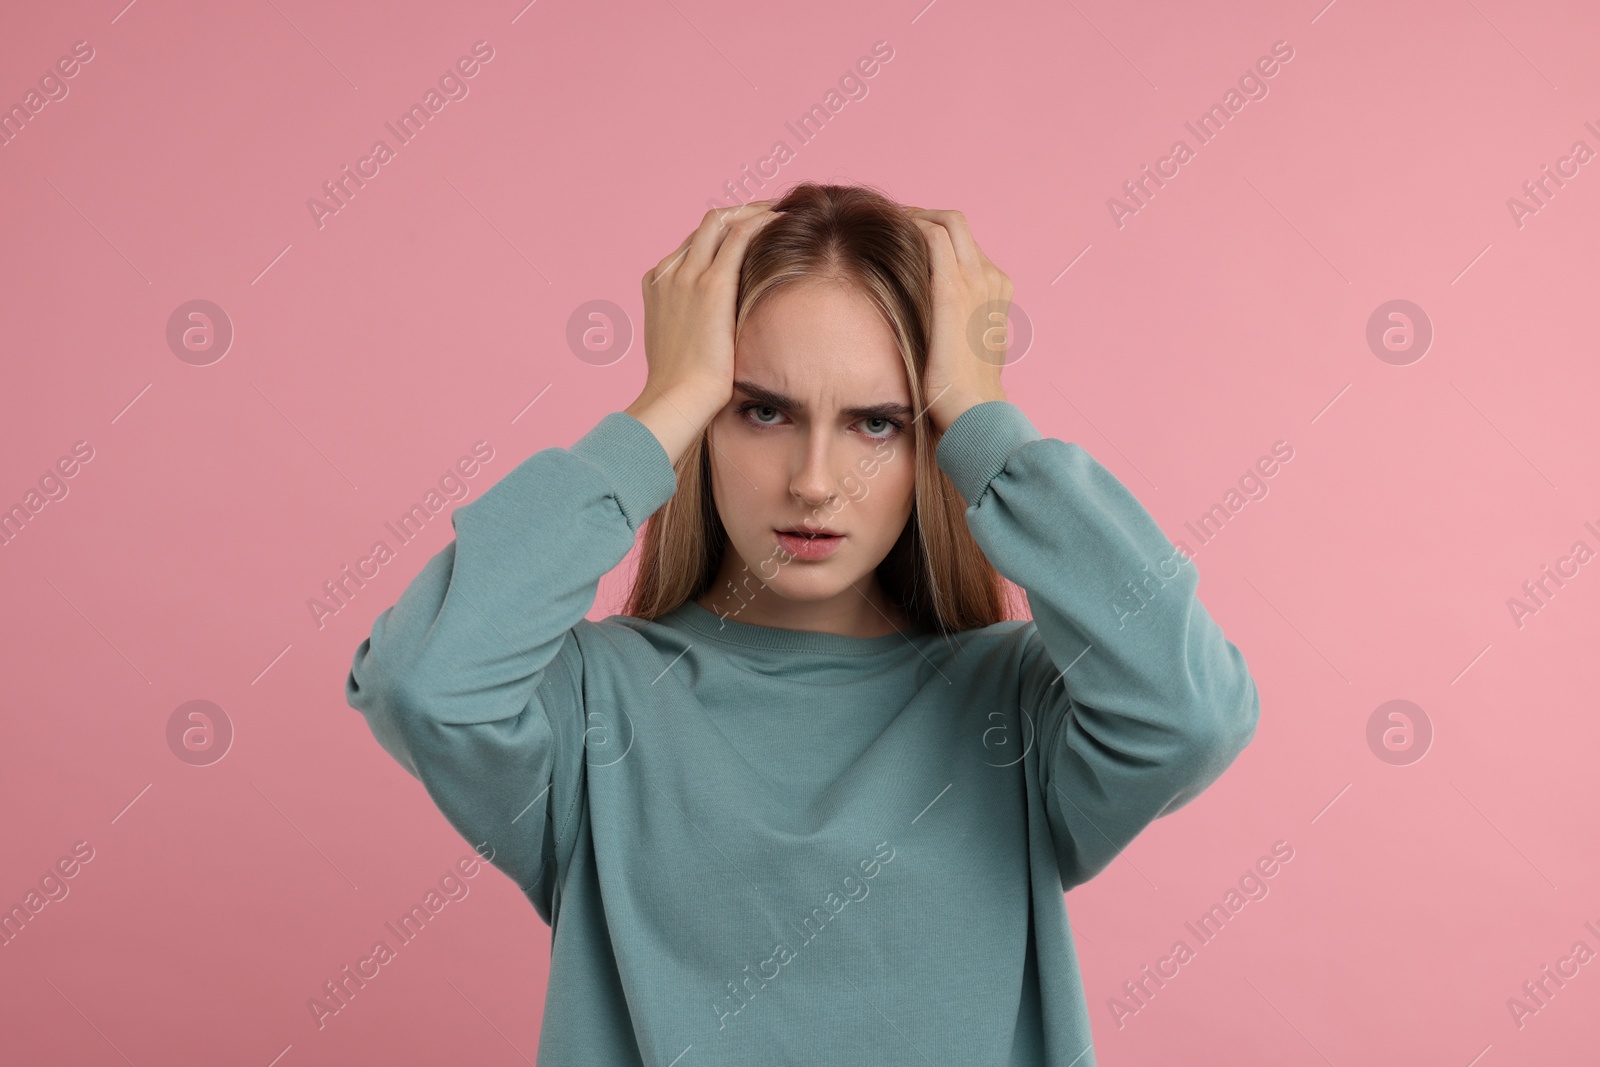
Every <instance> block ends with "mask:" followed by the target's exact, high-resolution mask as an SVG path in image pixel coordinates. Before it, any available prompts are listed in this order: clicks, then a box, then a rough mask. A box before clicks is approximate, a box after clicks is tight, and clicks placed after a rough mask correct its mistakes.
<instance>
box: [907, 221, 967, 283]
mask: <svg viewBox="0 0 1600 1067" xmlns="http://www.w3.org/2000/svg"><path fill="white" fill-rule="evenodd" d="M914 221H915V222H916V224H917V229H919V230H921V231H922V236H923V238H924V239H925V240H926V241H927V242H928V258H929V260H931V261H932V264H933V272H934V275H935V276H936V277H940V278H944V279H946V280H948V281H951V282H953V281H954V280H955V277H956V273H957V272H958V271H959V269H960V263H959V261H958V260H957V259H956V249H955V245H954V243H953V242H952V241H951V238H950V231H949V230H947V229H945V228H944V227H943V226H940V225H939V224H938V223H936V222H929V221H928V220H927V219H923V218H918V219H915V220H914Z"/></svg>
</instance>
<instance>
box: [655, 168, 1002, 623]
mask: <svg viewBox="0 0 1600 1067" xmlns="http://www.w3.org/2000/svg"><path fill="white" fill-rule="evenodd" d="M773 208H774V210H775V211H777V212H778V213H779V214H778V217H777V218H775V219H773V220H772V221H771V222H769V223H767V224H766V225H765V226H764V227H763V228H762V229H761V230H760V232H758V233H757V234H756V236H755V238H754V239H753V240H752V241H751V242H750V246H749V248H748V249H746V252H745V258H744V263H743V265H742V267H741V269H740V272H739V289H738V295H737V297H736V303H735V307H736V309H737V310H736V314H735V319H734V338H735V343H737V338H738V336H739V332H740V330H741V329H742V328H743V326H744V323H745V321H746V320H747V319H748V318H749V317H750V315H751V313H752V312H754V310H755V309H756V308H757V307H758V306H759V305H760V303H761V301H763V300H765V299H768V298H770V297H771V296H772V295H773V294H774V293H776V292H778V291H779V290H780V289H782V288H783V287H784V286H786V285H792V284H794V283H796V282H800V281H802V280H807V281H824V280H826V281H838V282H844V283H846V284H850V285H853V286H855V287H856V288H858V289H859V290H861V291H862V292H863V293H865V294H866V295H867V296H868V297H869V298H870V299H871V300H872V302H873V303H874V304H875V305H876V306H877V308H878V310H879V311H880V312H881V313H882V314H883V316H884V319H885V320H886V321H887V322H888V324H889V326H890V328H891V329H892V330H893V331H894V337H895V344H896V347H898V348H899V350H900V357H901V359H902V360H903V361H904V362H905V368H906V377H907V379H908V381H909V383H910V386H911V406H912V408H913V410H916V411H923V410H924V406H925V403H926V398H925V397H924V396H923V390H922V371H923V368H924V367H925V366H926V365H927V359H928V337H929V333H930V329H929V327H930V323H931V321H932V287H931V274H930V261H929V258H928V249H927V245H926V243H925V241H924V238H923V236H922V231H921V230H919V229H918V228H917V225H916V223H914V222H913V221H911V219H910V217H909V216H907V215H906V214H905V213H904V212H903V211H902V209H901V208H900V207H899V205H897V204H896V203H895V202H894V201H892V200H890V199H889V198H888V197H886V196H884V195H883V194H882V193H880V192H878V191H877V190H876V189H873V188H871V187H869V186H861V185H820V184H817V183H814V182H802V183H800V184H798V185H796V186H794V187H793V188H791V189H790V190H789V191H788V192H787V193H785V194H784V196H783V197H782V199H780V200H779V201H778V202H777V203H776V204H774V205H773ZM908 429H909V432H910V436H911V446H912V451H913V454H914V455H915V457H916V486H915V491H914V503H913V506H912V511H911V517H910V518H909V519H908V520H907V522H906V526H905V529H904V531H903V532H902V533H901V535H900V538H899V540H897V541H896V542H895V544H894V547H893V548H891V549H890V550H889V552H888V554H887V555H886V556H885V557H884V559H883V561H882V562H881V563H880V564H879V565H878V568H877V576H878V581H879V583H880V584H881V585H882V587H883V590H884V593H885V594H886V595H887V596H888V597H889V598H890V599H891V600H892V601H893V602H894V603H896V604H898V605H899V606H900V608H901V609H902V610H904V611H905V613H906V614H907V616H909V617H910V618H911V619H912V620H913V621H914V622H915V623H916V624H917V625H918V626H919V627H922V628H924V629H928V630H936V631H940V632H945V633H948V632H953V631H960V630H968V629H973V628H976V627H982V626H988V625H991V624H993V623H996V622H1001V621H1004V620H1006V619H1010V618H1017V617H1020V616H1019V615H1018V614H1017V613H1016V608H1017V604H1016V601H1017V599H1018V593H1019V588H1018V587H1017V586H1016V585H1014V584H1013V583H1012V582H1010V581H1009V580H1007V579H1006V578H1005V577H1004V576H1003V575H1001V574H1000V572H999V571H997V570H995V568H994V565H993V564H991V563H990V562H989V560H988V558H987V557H986V556H985V555H984V554H983V550H982V549H981V548H979V547H978V543H977V541H975V540H974V539H973V537H972V532H971V530H969V529H968V528H967V522H966V515H965V512H966V507H967V505H966V501H965V500H963V499H962V497H961V494H960V492H959V491H958V490H957V489H956V487H955V484H954V483H953V482H951V480H950V478H949V476H948V475H946V474H945V473H944V471H943V470H941V469H940V468H939V466H938V463H937V461H936V457H935V454H934V449H935V448H936V447H937V445H938V441H939V438H938V436H937V435H936V434H935V433H934V432H933V427H932V426H931V420H930V419H927V418H921V417H919V418H917V419H916V420H915V421H913V422H911V423H910V425H909V427H908ZM674 469H675V470H676V472H677V479H678V488H677V491H676V492H675V493H674V494H673V496H672V498H671V499H670V500H668V501H667V502H666V504H664V505H662V507H661V508H660V509H658V510H657V511H656V512H655V514H653V515H651V517H650V518H649V519H648V520H646V522H645V524H644V528H643V536H642V539H641V545H640V549H639V569H638V572H637V573H636V575H635V577H634V581H633V588H632V591H631V592H630V593H629V595H628V598H627V602H626V607H625V613H626V614H628V615H633V616H637V617H639V618H643V619H654V618H656V617H658V616H661V615H664V614H666V613H667V612H669V611H672V610H673V609H674V608H676V607H678V606H679V605H681V604H682V603H684V602H685V601H687V600H695V599H698V598H699V597H700V596H702V595H703V594H704V593H705V592H706V591H707V590H708V589H709V588H710V585H711V583H712V582H713V581H714V580H715V579H716V576H717V573H718V571H719V569H720V568H721V566H722V560H723V555H724V553H725V552H726V551H727V548H728V535H727V531H726V530H725V529H724V528H723V525H722V520H721V519H720V518H719V517H718V515H717V509H716V504H715V501H714V500H713V499H712V493H711V457H710V450H709V449H708V448H707V447H706V435H705V432H704V431H702V432H701V434H700V437H699V438H698V439H697V440H696V441H695V442H694V443H693V444H692V445H690V446H689V448H688V449H687V450H685V451H684V453H683V455H682V457H680V458H679V460H678V462H677V464H676V465H675V467H674Z"/></svg>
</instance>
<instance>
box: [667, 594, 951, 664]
mask: <svg viewBox="0 0 1600 1067" xmlns="http://www.w3.org/2000/svg"><path fill="white" fill-rule="evenodd" d="M669 618H670V619H675V620H676V621H678V622H680V623H682V624H683V626H684V627H686V628H687V629H690V630H693V631H694V632H695V633H697V634H699V635H700V636H701V637H704V638H706V639H708V640H711V641H717V642H719V643H722V644H727V645H735V646H738V647H741V648H758V649H769V650H773V651H789V652H825V653H828V654H830V655H838V656H872V655H877V654H879V653H881V652H889V651H893V650H895V649H899V648H903V647H907V646H910V647H915V641H916V639H917V638H919V637H922V636H924V632H923V631H921V630H915V631H902V632H900V633H887V634H880V635H879V636H877V637H850V636H847V635H845V634H832V633H823V632H821V631H818V630H787V629H784V628H782V627H779V626H761V625H758V624H756V623H751V622H740V621H739V620H738V619H736V618H734V617H733V616H731V615H729V616H726V617H724V616H722V615H718V614H717V613H716V612H714V611H711V610H709V609H708V608H705V607H702V606H701V605H700V603H699V602H698V601H695V600H692V599H691V600H685V601H684V602H683V603H682V604H679V605H678V606H677V607H676V608H673V609H672V610H671V611H669V612H667V613H666V614H665V615H663V616H661V619H660V620H658V621H664V620H666V619H669Z"/></svg>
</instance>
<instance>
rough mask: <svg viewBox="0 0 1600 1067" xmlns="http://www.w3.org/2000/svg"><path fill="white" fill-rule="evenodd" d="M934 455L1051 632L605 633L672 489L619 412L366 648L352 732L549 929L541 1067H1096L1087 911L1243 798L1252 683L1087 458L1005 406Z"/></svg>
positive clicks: (980, 412)
mask: <svg viewBox="0 0 1600 1067" xmlns="http://www.w3.org/2000/svg"><path fill="white" fill-rule="evenodd" d="M936 458H937V462H938V464H939V466H940V467H941V468H942V469H943V470H944V471H945V472H946V473H947V474H948V475H949V476H950V478H951V479H952V480H953V482H954V484H955V486H956V488H957V489H958V491H959V492H960V493H961V495H962V497H963V498H964V499H965V501H966V503H967V505H968V506H967V510H966V521H967V525H968V527H969V528H970V529H971V531H972V534H973V536H974V537H975V538H976V540H977V542H978V544H979V545H980V546H981V547H982V549H983V551H984V553H985V554H986V555H987V556H988V558H989V560H990V561H991V562H992V563H993V564H994V565H995V567H996V568H997V569H999V571H1000V572H1001V573H1002V574H1004V575H1005V576H1006V577H1008V578H1010V579H1011V580H1013V581H1014V582H1016V583H1018V584H1019V585H1021V586H1022V587H1023V589H1025V590H1026V591H1027V595H1028V602H1029V606H1030V608H1031V610H1032V614H1033V619H1032V620H1031V621H1024V620H1010V621H1006V622H1001V623H996V624H994V625H992V626H986V627H983V628H981V629H975V630H967V631H964V632H960V633H956V634H953V635H950V636H948V637H945V636H941V635H939V634H938V633H935V632H919V633H905V634H901V633H892V634H888V635H885V636H881V637H844V636H840V635H837V634H828V633H818V632H812V631H802V630H787V629H780V628H775V627H768V626H758V625H755V624H752V623H748V622H743V621H740V620H739V619H738V618H737V617H736V616H732V617H725V616H721V615H719V614H717V613H713V612H711V611H708V610H706V609H705V608H703V607H701V606H700V605H698V604H696V603H695V602H693V601H689V602H686V603H685V604H683V605H681V606H680V607H678V608H677V609H675V610H674V611H672V612H670V613H669V614H667V615H665V616H663V617H661V618H660V619H657V620H655V621H653V622H647V621H645V620H642V619H638V618H634V617H632V616H626V615H612V616H610V617H609V618H606V619H603V620H601V621H598V622H595V621H590V620H589V619H587V618H586V615H587V614H588V612H589V611H590V610H591V609H592V607H593V604H594V599H595V594H596V591H597V588H598V585H599V582H600V579H601V578H602V577H603V576H605V575H606V574H607V573H608V572H610V571H611V570H612V569H613V568H615V567H616V566H617V565H618V564H620V563H621V562H622V560H623V559H624V558H625V557H626V556H627V554H628V552H629V551H630V549H631V548H632V546H633V544H634V538H635V534H636V533H637V531H638V529H639V526H640V524H641V523H643V522H644V520H645V519H646V518H648V517H649V516H650V515H651V514H652V513H653V512H655V511H656V509H658V508H659V507H661V505H662V504H664V503H665V502H666V501H667V500H668V499H669V498H670V497H671V496H672V494H673V492H674V490H675V489H676V484H677V483H676V474H675V472H674V470H673V468H672V465H671V463H670V461H669V459H668V456H667V453H666V450H665V449H664V448H663V447H662V446H661V443H660V442H659V441H658V440H657V439H656V437H655V435H654V434H652V433H651V431H650V430H649V429H648V428H647V427H646V426H645V425H644V424H643V423H641V422H639V421H638V420H637V419H635V418H633V417H632V416H631V415H629V414H627V413H626V412H621V411H617V412H612V413H610V414H607V415H606V416H604V417H603V418H602V419H601V420H600V421H599V422H598V423H597V424H596V425H595V426H594V427H593V428H592V429H591V430H589V432H588V433H586V434H585V435H584V436H583V437H582V438H581V439H579V440H578V441H577V442H576V443H575V444H574V445H573V446H572V447H571V448H570V449H563V448H555V447H552V448H546V449H543V450H541V451H539V452H535V453H534V454H533V455H531V456H529V457H528V458H527V459H525V460H523V461H522V462H521V463H520V464H519V465H518V466H516V467H515V468H513V469H512V470H511V471H510V472H509V473H507V474H506V475H505V477H503V478H502V479H501V480H500V481H499V482H498V483H496V484H495V485H493V486H492V487H490V488H489V489H488V490H486V491H485V492H484V494H483V495H482V496H481V497H480V498H479V499H477V500H475V501H473V502H472V503H469V504H466V505H463V506H461V507H458V508H457V509H456V510H455V512H454V514H453V516H452V518H453V521H454V528H455V540H454V541H453V542H452V543H451V544H449V545H447V546H445V548H444V549H443V550H441V551H440V552H439V553H438V554H437V555H435V556H434V557H433V558H432V559H430V560H429V561H428V562H427V564H426V565H425V566H424V567H423V568H422V570H421V572H420V573H418V575H417V576H416V578H415V579H414V580H413V581H412V582H411V584H410V585H409V586H408V587H407V588H406V590H405V591H404V592H403V593H402V595H401V596H400V598H399V600H398V601H397V602H396V603H395V604H394V605H393V606H392V607H390V608H387V609H385V610H384V611H383V612H381V613H380V614H379V615H378V617H377V618H376V620H375V621H374V622H373V625H372V631H371V635H370V636H369V637H368V638H366V639H365V640H363V641H362V642H361V644H360V646H359V647H358V648H357V649H356V653H355V659H354V662H353V663H352V665H351V669H350V675H349V678H348V680H347V682H346V698H347V700H348V701H349V703H350V705H351V706H352V707H354V708H356V709H357V710H359V711H360V712H361V713H362V714H363V715H364V716H365V717H366V721H367V723H368V725H369V726H370V728H371V730H372V732H373V734H374V735H375V736H376V738H377V740H378V742H379V743H380V744H381V745H382V746H383V747H384V748H385V749H386V750H387V751H388V752H389V753H390V754H391V755H392V756H393V757H394V758H395V759H396V760H398V761H399V762H400V764H401V765H402V766H403V767H404V768H405V769H406V770H407V771H408V772H410V773H411V774H412V775H413V776H415V777H416V778H418V779H419V780H420V781H421V782H422V784H423V786H424V787H425V788H426V789H427V791H428V794H429V796H431V797H432V798H433V800H434V802H435V803H436V804H437V805H438V807H439V809H440V811H441V812H442V813H443V814H444V816H445V818H447V819H448V820H449V821H450V823H451V824H452V825H453V826H454V827H455V828H456V829H457V830H458V831H459V832H460V833H461V834H462V835H463V836H464V837H466V839H467V840H468V841H469V842H470V843H471V844H472V845H473V846H475V847H476V848H477V850H478V852H479V853H480V854H481V855H482V856H484V857H485V858H486V859H488V860H489V861H490V862H491V863H492V864H493V865H494V866H496V867H498V868H499V869H500V870H501V871H503V872H504V873H505V874H507V875H509V876H510V877H511V878H512V879H513V880H514V881H515V882H516V884H517V885H518V886H519V887H520V888H521V889H522V891H523V892H524V893H525V894H526V895H527V897H528V899H529V901H530V902H531V903H532V904H533V907H534V908H535V909H536V910H537V912H538V914H539V916H540V917H541V918H542V919H543V920H544V921H545V922H546V923H548V924H549V926H550V930H551V951H550V980H549V990H548V993H547V996H546V999H545V1007H544V1017H543V1024H542V1028H541V1033H540V1037H539V1058H538V1062H539V1063H540V1064H541V1065H552V1067H569V1065H570V1067H646V1065H648V1067H705V1065H712V1064H729V1065H738V1067H751V1065H753V1064H806V1065H817V1067H824V1065H825V1067H837V1065H839V1064H853V1063H871V1064H874V1065H877V1067H891V1065H901V1064H904V1065H907V1067H913V1065H915V1067H927V1065H929V1064H940V1065H945V1064H948V1065H951V1067H1006V1065H1015V1067H1023V1065H1026V1067H1092V1065H1093V1064H1094V1062H1095V1057H1094V1052H1093V1049H1092V1043H1091V1033H1090V1025H1089V1015H1088V1010H1087V1003H1086V999H1085V995H1084V989H1083V983H1082V979H1081V976H1080V973H1079V966H1078V957H1077V952H1076V949H1075V947H1074V945H1073V939H1072V932H1071V929H1070V927H1069V926H1068V924H1067V911H1066V901H1065V899H1064V893H1065V891H1066V890H1068V889H1071V888H1072V887H1073V886H1076V885H1079V884H1080V883H1083V882H1085V881H1087V880H1088V879H1090V878H1092V877H1094V876H1095V875H1096V874H1097V873H1099V872H1100V871H1102V870H1104V869H1105V868H1106V867H1107V866H1108V865H1109V864H1110V863H1112V862H1113V861H1114V860H1115V859H1116V857H1117V854H1118V853H1119V852H1121V851H1122V849H1124V848H1126V847H1127V845H1128V843H1129V842H1131V841H1132V840H1133V839H1134V837H1135V836H1137V835H1138V833H1139V831H1140V830H1141V829H1143V828H1144V827H1145V826H1147V825H1149V823H1150V822H1151V821H1152V820H1154V819H1156V818H1158V817H1160V816H1162V815H1165V814H1168V813H1170V812H1172V811H1175V810H1177V809H1178V808H1180V807H1182V806H1183V805H1184V804H1187V803H1188V802H1189V801H1191V800H1193V799H1194V798H1195V797H1196V796H1197V795H1199V793H1200V792H1201V791H1202V790H1203V789H1205V788H1206V786H1208V785H1209V784H1211V783H1212V782H1213V781H1215V780H1216V779H1217V777H1218V776H1219V775H1220V774H1221V773H1222V772H1223V770H1224V769H1226V768H1227V767H1228V765H1229V764H1230V763H1231V762H1232V761H1233V760H1234V758H1235V757H1236V756H1237V755H1238V754H1239V752H1240V751H1241V750H1242V749H1243V748H1244V747H1245V746H1246V745H1247V744H1248V743H1249V742H1250V740H1251V738H1252V737H1253V736H1254V734H1255V727H1256V720H1257V717H1258V715H1259V713H1260V705H1259V700H1258V696H1257V692H1256V686H1255V682H1254V680H1253V679H1252V678H1251V676H1250V673H1249V671H1248V669H1247V668H1246V665H1245V661H1244V657H1243V656H1242V655H1241V653H1240V652H1239V650H1238V649H1237V648H1236V647H1234V645H1233V644H1232V643H1231V642H1230V641H1228V640H1227V639H1226V638H1225V637H1224V636H1223V633H1222V630H1221V629H1220V627H1219V626H1218V625H1217V623H1216V622H1215V621H1213V620H1212V618H1211V616H1210V615H1209V614H1208V613H1207V612H1206V609H1205V608H1204V607H1203V606H1202V604H1201V603H1200V601H1199V600H1198V599H1197V597H1196V592H1195V590H1196V586H1197V584H1198V581H1199V579H1198V575H1197V573H1196V571H1195V567H1194V564H1193V563H1191V562H1188V561H1187V560H1186V559H1185V558H1184V557H1183V556H1182V555H1181V554H1177V553H1176V552H1175V550H1174V548H1173V545H1172V543H1171V542H1170V541H1169V540H1168V539H1167V537H1166V536H1165V535H1164V534H1163V533H1162V532H1161V529H1160V528H1159V527H1158V526H1157V525H1156V523H1155V521H1154V520H1153V519H1152V518H1151V517H1150V515H1149V514H1148V513H1147V512H1146V511H1145V509H1144V508H1143V507H1142V506H1141V505H1140V504H1139V502H1138V501H1137V500H1136V499H1135V498H1134V497H1133V495H1132V494H1131V493H1130V492H1129V491H1128V490H1127V489H1126V488H1124V487H1123V485H1122V484H1121V483H1120V482H1119V481H1117V479H1116V478H1115V477H1114V476H1113V475H1112V474H1111V473H1110V472H1109V471H1107V470H1106V469H1105V467H1103V466H1101V465H1100V464H1099V463H1098V462H1097V461H1096V460H1095V459H1093V458H1092V457H1091V456H1090V455H1089V453H1088V452H1086V451H1085V450H1084V449H1083V448H1081V447H1080V446H1078V445H1077V444H1073V443H1070V442H1066V441H1061V440H1058V439H1056V438H1050V437H1043V436H1041V435H1040V434H1039V432H1038V430H1036V429H1035V428H1034V426H1033V424H1032V422H1030V421H1029V419H1028V417H1027V416H1026V415H1025V414H1024V413H1023V411H1022V409H1021V408H1019V407H1017V406H1016V405H1014V404H1012V403H1011V402H1009V401H1005V400H994V401H988V402H985V403H982V404H979V405H977V406H976V407H973V408H970V409H968V410H967V411H965V412H963V413H962V414H961V415H960V417H958V418H957V419H956V420H955V421H954V422H953V423H952V424H951V425H950V426H949V427H948V428H947V429H946V431H945V432H944V434H943V435H942V436H941V437H940V439H939V442H938V446H937V451H936Z"/></svg>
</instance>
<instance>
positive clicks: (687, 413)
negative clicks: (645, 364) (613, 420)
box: [623, 383, 727, 464]
mask: <svg viewBox="0 0 1600 1067" xmlns="http://www.w3.org/2000/svg"><path fill="white" fill-rule="evenodd" d="M726 402H727V401H726V398H720V399H719V398H714V397H712V396H711V395H710V394H709V393H708V392H706V391H704V390H686V389H677V390H670V389H669V390H661V389H656V388H654V387H652V386H650V385H649V384H648V383H647V384H646V386H645V389H644V391H643V392H641V393H640V394H639V398H638V399H637V400H635V401H634V402H633V403H632V404H629V405H628V406H627V407H626V408H624V409H623V411H624V412H625V413H626V414H629V415H632V416H633V417H634V418H636V419H638V420H639V421H640V422H642V423H644V425H645V426H646V427H647V428H648V429H649V430H650V432H651V433H653V434H655V435H656V440H658V441H660V442H661V447H662V448H663V449H665V450H666V453H667V458H668V459H670V460H671V461H672V462H673V463H674V464H676V463H677V462H678V459H679V457H680V456H682V455H683V454H684V452H686V451H687V450H688V448H689V446H690V445H692V444H693V443H694V441H695V439H696V438H697V437H699V436H700V434H701V431H703V430H704V429H705V427H706V424H707V423H709V422H710V421H711V419H712V418H713V417H714V416H715V415H716V414H717V412H718V411H720V410H722V405H723V404H725V403H726Z"/></svg>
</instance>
